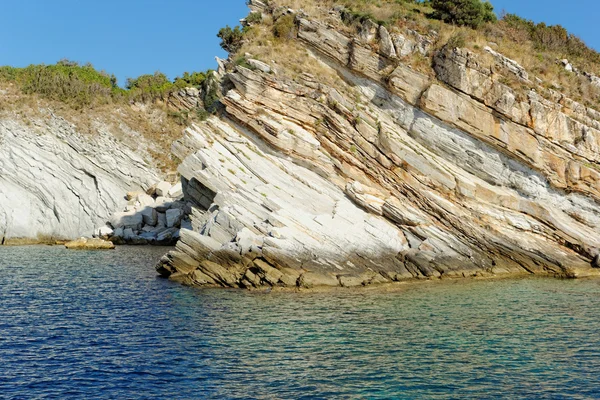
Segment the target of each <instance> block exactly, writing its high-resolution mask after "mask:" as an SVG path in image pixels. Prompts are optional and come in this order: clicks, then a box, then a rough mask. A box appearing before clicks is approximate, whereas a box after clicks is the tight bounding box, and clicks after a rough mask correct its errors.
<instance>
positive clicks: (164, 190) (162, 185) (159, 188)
mask: <svg viewBox="0 0 600 400" xmlns="http://www.w3.org/2000/svg"><path fill="white" fill-rule="evenodd" d="M170 189H171V184H170V183H169V182H165V181H162V182H159V183H157V184H156V188H155V190H154V192H155V193H156V195H157V196H167V195H168V193H169V190H170Z"/></svg>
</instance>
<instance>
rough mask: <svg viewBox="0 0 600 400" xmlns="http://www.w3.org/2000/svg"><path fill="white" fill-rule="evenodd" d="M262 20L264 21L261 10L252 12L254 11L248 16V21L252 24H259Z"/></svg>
mask: <svg viewBox="0 0 600 400" xmlns="http://www.w3.org/2000/svg"><path fill="white" fill-rule="evenodd" d="M261 21H262V14H261V13H259V12H252V13H250V14H248V16H247V17H246V22H247V23H248V24H250V25H252V24H258V23H260V22H261Z"/></svg>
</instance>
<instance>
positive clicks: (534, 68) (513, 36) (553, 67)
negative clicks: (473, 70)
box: [247, 0, 600, 108]
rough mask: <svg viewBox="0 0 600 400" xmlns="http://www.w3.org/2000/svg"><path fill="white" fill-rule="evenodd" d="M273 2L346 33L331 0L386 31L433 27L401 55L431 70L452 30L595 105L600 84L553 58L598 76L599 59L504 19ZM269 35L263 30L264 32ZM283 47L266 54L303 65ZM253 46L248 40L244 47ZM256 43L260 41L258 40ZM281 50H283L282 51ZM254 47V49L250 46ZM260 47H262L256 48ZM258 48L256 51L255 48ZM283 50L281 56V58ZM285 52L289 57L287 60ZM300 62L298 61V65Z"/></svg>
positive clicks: (396, 0) (403, 6)
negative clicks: (469, 23) (418, 46)
mask: <svg viewBox="0 0 600 400" xmlns="http://www.w3.org/2000/svg"><path fill="white" fill-rule="evenodd" d="M271 4H272V5H273V7H274V8H276V7H278V6H289V7H291V8H293V9H295V10H300V9H302V10H303V11H305V12H306V13H308V14H309V15H311V16H313V17H315V18H318V19H320V20H322V21H325V22H327V23H329V24H337V25H336V28H337V29H338V30H340V31H343V32H345V33H347V34H351V35H352V34H355V33H356V25H352V24H350V25H347V24H340V23H339V20H337V19H336V18H332V16H331V14H330V11H331V9H332V8H333V7H334V6H336V5H342V6H344V7H346V8H347V9H350V10H352V11H353V12H354V13H355V14H356V15H360V16H369V17H370V18H371V19H374V20H376V21H379V22H381V23H385V24H386V26H387V27H388V29H389V30H390V31H392V32H393V31H398V32H401V33H403V32H404V33H405V32H406V31H407V30H413V31H416V32H418V33H420V34H422V35H427V34H431V33H432V32H433V31H435V32H436V33H437V40H436V42H435V43H434V46H433V49H432V51H431V52H430V53H429V54H428V55H427V56H425V57H423V56H421V55H418V54H417V55H410V56H408V57H406V59H404V60H402V62H403V63H406V64H410V65H411V66H412V67H413V68H414V69H415V70H418V71H419V72H422V73H425V74H428V75H431V74H432V70H431V59H432V56H433V52H435V51H436V50H438V49H440V48H441V47H443V46H444V45H445V44H446V43H447V42H448V40H449V39H450V38H452V37H454V36H456V35H457V34H460V35H462V36H463V37H464V38H465V41H464V47H465V48H468V49H469V50H471V51H473V52H474V53H477V54H480V55H481V56H482V57H483V59H484V60H485V59H486V58H487V57H488V55H487V53H486V52H485V51H483V48H484V47H485V46H491V47H493V48H494V50H496V51H498V52H499V53H501V54H503V55H505V56H506V57H508V58H511V59H513V60H515V61H516V62H518V63H519V64H520V65H521V66H523V68H525V69H526V70H527V71H528V72H529V74H530V77H531V79H532V80H534V79H535V78H536V77H537V78H539V79H541V80H542V81H543V85H544V86H545V87H547V88H553V89H555V90H558V91H560V92H561V93H563V94H565V95H566V96H568V97H570V98H572V99H573V100H575V101H578V102H580V103H582V104H585V105H587V106H589V107H593V108H598V107H599V106H600V89H599V88H597V87H594V86H593V85H591V83H590V81H589V79H587V78H586V77H584V76H577V75H576V74H575V73H572V72H568V71H566V70H565V69H564V67H563V66H562V65H560V64H559V63H558V60H560V59H563V58H568V59H569V61H571V62H572V63H573V65H574V66H575V67H577V68H579V69H580V70H583V71H585V72H588V73H592V74H595V75H598V76H600V65H598V64H596V63H593V62H590V60H588V59H586V58H585V57H579V58H578V57H575V56H572V57H567V55H566V54H564V51H560V50H544V51H542V50H540V49H536V47H535V44H534V43H533V42H532V41H531V40H529V37H528V36H527V35H526V33H524V32H523V31H520V30H518V29H515V28H514V27H512V26H510V25H509V24H508V23H506V22H505V21H502V20H500V21H498V22H496V23H488V24H485V25H483V26H481V27H480V28H479V29H477V30H475V29H472V28H468V27H457V26H454V25H450V24H446V23H443V22H441V21H437V20H433V19H430V18H428V14H430V13H431V12H432V11H433V10H432V9H431V8H430V7H429V6H427V5H424V4H415V3H410V2H408V1H401V0H375V1H373V0H289V1H284V0H272V1H271ZM267 36H268V35H267ZM261 40H262V43H266V42H268V39H267V38H266V37H261ZM286 46H287V48H280V47H278V46H277V45H275V46H273V48H272V49H271V51H270V52H269V54H268V59H276V60H278V59H281V62H282V63H285V65H286V66H290V67H291V68H295V69H298V67H296V66H302V63H301V62H299V61H302V60H301V59H302V57H301V56H299V57H289V56H288V55H287V54H289V53H287V54H286V53H285V51H289V50H290V47H292V50H293V52H295V53H296V54H302V50H301V49H300V48H297V47H293V46H294V44H286ZM253 47H256V44H255V43H250V44H248V45H247V48H253ZM258 47H260V46H258ZM281 50H283V51H281ZM254 51H256V49H255V50H254ZM261 51H262V49H261ZM259 53H260V51H259ZM282 55H283V56H284V58H283V59H282ZM288 58H289V60H288ZM302 67H303V66H302ZM512 83H513V84H512V85H511V86H512V87H514V88H515V89H522V84H521V83H518V82H512Z"/></svg>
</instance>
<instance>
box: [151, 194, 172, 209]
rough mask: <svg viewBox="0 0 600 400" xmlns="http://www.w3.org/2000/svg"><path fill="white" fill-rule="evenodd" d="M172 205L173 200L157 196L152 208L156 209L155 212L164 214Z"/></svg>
mask: <svg viewBox="0 0 600 400" xmlns="http://www.w3.org/2000/svg"><path fill="white" fill-rule="evenodd" d="M172 204H173V200H171V199H169V198H167V197H164V196H159V197H157V198H156V201H155V202H154V208H156V211H158V212H161V213H164V212H165V211H167V210H168V209H169V208H171V205H172Z"/></svg>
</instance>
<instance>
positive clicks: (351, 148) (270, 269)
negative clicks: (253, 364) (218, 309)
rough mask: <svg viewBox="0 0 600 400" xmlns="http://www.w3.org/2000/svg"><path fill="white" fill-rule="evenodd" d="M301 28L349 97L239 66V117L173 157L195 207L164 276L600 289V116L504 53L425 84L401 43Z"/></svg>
mask: <svg viewBox="0 0 600 400" xmlns="http://www.w3.org/2000/svg"><path fill="white" fill-rule="evenodd" d="M252 3H253V6H254V8H255V10H262V11H263V12H267V11H266V8H263V7H262V3H260V2H252ZM338 11H339V10H338ZM332 15H334V16H335V15H336V12H332ZM296 22H297V26H298V40H300V41H301V42H302V43H303V44H304V45H305V47H306V49H307V50H308V52H309V55H310V56H311V57H313V58H314V59H315V62H318V63H320V64H321V65H320V69H322V70H324V71H327V73H328V74H330V75H333V76H337V77H338V78H337V80H336V83H335V85H325V84H324V83H322V82H323V81H324V80H322V79H320V78H319V77H316V76H313V75H311V74H309V73H304V74H301V75H297V76H295V77H292V74H291V73H290V74H286V73H284V72H282V66H281V65H279V66H278V70H279V73H278V74H273V73H269V72H265V71H263V70H259V69H254V70H250V69H247V68H244V67H242V66H237V67H233V66H231V65H230V66H229V67H228V68H229V71H230V72H228V73H227V74H226V75H225V76H224V77H223V85H222V87H223V92H224V93H223V98H222V100H221V102H222V103H223V105H224V107H225V110H226V112H225V113H224V115H223V116H222V117H221V118H211V119H210V120H209V121H208V122H206V123H203V124H199V125H198V126H194V127H193V128H190V129H188V130H187V132H186V134H185V137H184V138H183V139H182V140H180V141H178V142H177V143H175V144H174V146H173V151H174V153H175V154H176V155H177V157H179V158H180V159H183V160H184V162H183V163H182V165H181V167H180V169H179V172H180V173H181V175H182V177H183V190H184V194H185V199H186V201H189V202H191V203H193V205H194V207H193V209H192V229H183V230H182V231H181V238H180V240H179V242H178V243H177V248H176V250H175V251H173V252H170V253H169V254H167V255H166V256H165V257H163V259H162V260H161V262H160V264H159V265H158V266H157V269H158V271H159V272H160V273H161V274H162V275H164V276H168V277H170V278H172V279H175V280H178V281H181V282H183V283H186V284H190V285H217V286H228V287H248V288H251V287H263V286H282V287H294V288H295V287H314V286H321V285H324V286H359V285H367V284H373V283H383V282H390V281H401V280H406V279H415V278H417V279H419V278H421V279H422V278H440V277H442V278H443V277H466V276H496V275H498V276H503V275H508V274H540V275H551V276H560V277H582V276H591V275H598V272H599V271H598V270H597V269H595V268H593V266H596V265H597V262H596V263H594V262H593V260H594V259H597V258H598V257H597V256H598V248H600V239H599V235H598V233H599V232H600V206H599V204H598V200H599V194H600V192H599V189H600V186H599V178H600V175H599V174H600V168H599V161H600V160H599V157H600V153H599V152H598V144H599V143H600V142H599V140H600V131H599V130H598V129H599V126H600V114H599V113H598V112H596V111H595V110H592V109H589V108H585V107H583V106H582V105H580V104H577V103H575V102H573V101H572V100H569V99H568V98H565V97H564V96H561V95H560V94H558V93H555V92H552V91H548V90H543V89H541V88H539V87H537V86H536V85H535V84H533V83H532V82H531V81H529V75H528V74H527V72H526V71H524V70H523V69H522V67H520V66H519V65H518V64H517V63H515V62H514V61H512V60H509V59H507V58H506V57H504V56H502V55H501V54H499V53H495V52H493V51H492V52H490V51H488V53H489V55H490V56H491V58H492V60H493V61H492V65H491V66H490V65H489V64H486V62H487V63H489V62H490V61H489V60H488V59H486V58H485V57H483V56H478V55H475V54H473V53H470V52H468V51H466V50H463V49H456V48H454V49H453V48H448V47H446V48H444V49H442V50H440V51H439V52H438V53H436V54H435V56H434V65H433V67H434V69H433V71H432V74H431V75H425V74H421V73H419V72H416V71H415V70H413V69H411V68H410V67H409V66H407V65H405V64H403V63H402V61H401V60H400V59H399V58H398V54H403V52H404V53H406V52H407V51H409V50H407V49H404V48H403V47H402V46H404V43H405V41H402V40H400V39H399V38H398V36H397V35H398V33H397V32H391V33H390V32H387V31H385V32H384V30H385V28H384V27H376V26H375V27H369V26H365V25H368V24H367V23H365V24H363V26H362V27H361V29H359V31H358V32H357V34H356V36H346V35H345V34H343V33H342V31H340V30H337V29H335V28H334V26H332V25H331V24H324V23H321V22H319V21H317V20H314V19H311V18H310V17H309V16H307V15H306V14H302V13H299V14H298V15H297V17H296ZM371 24H372V23H371ZM361 32H363V33H364V32H367V33H369V32H371V34H362V35H361ZM408 36H409V33H406V35H404V36H403V37H408ZM394 38H396V40H395V39H394ZM409 47H410V49H411V50H410V51H412V52H414V51H421V50H419V46H409ZM490 50H491V49H490ZM423 51H429V50H427V49H425V50H423ZM486 60H487V61H486ZM433 75H435V77H433ZM507 76H508V77H511V79H518V80H519V81H520V82H522V86H525V87H529V89H528V90H527V91H525V92H524V93H523V92H517V91H515V90H513V89H511V88H510V87H509V86H507V85H505V84H503V83H502V82H503V80H504V79H503V78H506V77H507Z"/></svg>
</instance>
